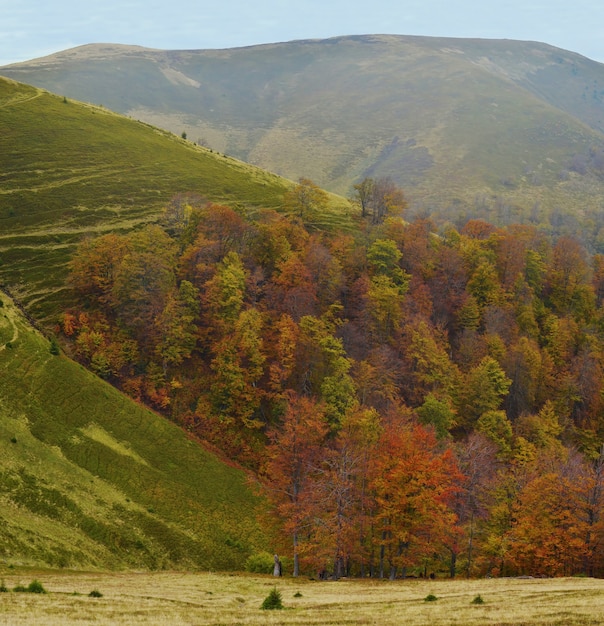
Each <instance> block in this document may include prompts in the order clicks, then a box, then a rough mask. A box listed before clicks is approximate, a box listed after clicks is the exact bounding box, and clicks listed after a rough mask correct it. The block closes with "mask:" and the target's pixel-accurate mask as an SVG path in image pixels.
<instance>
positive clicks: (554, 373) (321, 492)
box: [57, 179, 604, 578]
mask: <svg viewBox="0 0 604 626" xmlns="http://www.w3.org/2000/svg"><path fill="white" fill-rule="evenodd" d="M354 196H355V200H356V202H357V203H358V206H359V217H358V224H357V226H358V228H356V229H354V230H351V231H350V232H344V233H343V232H328V231H325V230H322V231H320V230H317V229H316V228H313V227H312V223H313V219H312V218H313V215H314V214H315V213H316V212H318V211H321V210H322V206H323V204H324V203H325V202H326V197H325V194H324V192H322V191H321V190H320V189H318V187H316V186H315V185H314V184H313V183H312V181H309V180H307V179H301V180H300V182H299V184H298V185H297V186H296V187H295V188H294V189H293V190H292V191H291V192H290V193H289V196H288V198H286V204H287V206H288V209H289V210H288V211H287V212H286V213H277V212H275V211H272V210H266V211H259V212H255V213H254V214H253V215H246V214H243V213H242V212H241V211H237V210H235V209H234V208H231V207H229V206H225V205H221V204H215V203H211V202H207V201H206V200H205V199H204V198H201V197H197V196H194V195H191V194H189V195H187V194H182V195H179V196H176V197H174V198H173V199H172V201H171V202H170V203H169V204H168V206H166V208H165V211H164V214H163V217H162V218H161V220H160V221H158V223H156V224H153V225H148V226H146V227H144V228H142V229H140V230H137V231H133V232H131V233H129V234H115V233H113V234H106V235H103V236H100V237H98V238H95V239H88V240H86V241H84V242H83V243H82V244H81V245H80V246H79V248H78V250H77V253H76V254H75V256H74V258H73V260H72V261H71V265H70V278H69V281H70V285H71V287H72V288H73V290H74V293H75V294H76V297H77V302H78V305H77V306H75V307H73V308H70V309H69V310H67V311H65V312H64V313H63V314H62V316H61V320H60V324H59V326H58V328H57V331H58V332H59V333H60V335H61V339H62V343H63V345H64V349H65V350H66V352H67V353H68V354H70V355H71V356H73V357H74V358H76V359H78V360H79V361H80V362H81V363H83V364H85V365H86V366H87V367H89V368H90V369H91V370H93V371H94V372H95V373H97V374H98V375H99V376H101V377H103V378H105V379H106V380H108V381H110V382H111V383H112V384H114V385H115V386H117V387H118V388H119V389H121V390H122V391H123V392H125V393H126V394H128V395H129V396H130V397H132V398H134V399H135V400H137V401H138V402H141V403H144V404H147V405H149V406H151V407H153V408H154V409H155V410H157V411H159V412H160V413H162V414H163V415H165V416H167V417H169V419H171V420H172V421H173V422H175V423H177V424H179V425H180V426H181V427H182V428H184V429H185V430H186V431H188V432H189V433H190V434H191V437H194V438H198V439H199V440H202V441H205V442H208V444H209V445H211V446H212V447H213V448H214V449H215V450H217V451H220V453H221V454H222V455H223V457H224V458H227V459H232V460H233V461H236V462H237V463H238V464H240V465H242V466H244V467H245V468H247V470H248V471H249V475H250V482H251V483H253V484H254V485H255V486H256V488H257V489H258V491H259V492H260V493H262V494H263V495H264V497H265V499H266V502H267V503H268V506H267V507H266V509H265V510H263V511H262V512H259V515H260V516H261V517H262V520H263V523H264V525H265V527H266V528H267V530H268V531H269V532H270V533H271V534H272V536H273V537H274V541H275V549H276V550H278V551H279V554H282V555H283V558H284V560H287V562H288V563H289V561H291V570H292V571H293V573H294V574H298V573H304V572H311V573H313V574H316V573H319V572H329V573H330V574H333V575H334V576H336V577H339V576H344V575H361V576H375V577H392V578H394V577H399V576H429V575H430V574H433V573H435V572H436V573H438V574H439V575H445V574H447V575H451V576H455V575H458V576H461V575H463V576H479V575H480V576H485V575H491V576H498V575H524V574H526V575H534V576H541V575H543V576H546V575H547V576H558V575H573V574H586V575H592V576H593V575H595V576H603V575H604V492H603V487H604V454H603V453H602V450H601V449H600V443H599V442H600V441H601V440H602V436H603V435H604V421H603V415H604V411H603V409H604V315H603V310H602V306H601V305H602V300H603V299H604V256H603V255H599V254H590V253H589V252H588V251H587V250H586V249H585V248H584V247H583V246H582V245H581V243H580V242H579V241H577V240H575V239H572V238H569V237H564V236H562V237H559V238H557V239H555V240H554V239H552V238H551V237H550V236H548V235H547V234H545V233H543V232H541V231H539V230H538V229H537V228H536V227H534V226H531V225H519V224H516V225H514V224H512V225H509V226H506V227H505V228H500V227H495V226H494V225H491V224H489V223H487V222H486V221H482V220H476V219H474V220H470V221H467V222H466V223H464V224H455V225H454V224H452V223H442V224H438V225H436V224H435V223H433V222H432V221H431V220H430V219H428V218H425V217H414V218H413V217H411V216H409V215H407V213H406V202H405V199H404V194H403V192H402V191H401V190H400V189H397V188H396V187H395V186H393V185H391V184H389V183H388V181H386V180H372V179H366V180H364V181H363V182H362V183H360V184H359V185H357V186H356V187H355V189H354Z"/></svg>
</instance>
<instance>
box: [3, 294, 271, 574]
mask: <svg viewBox="0 0 604 626" xmlns="http://www.w3.org/2000/svg"><path fill="white" fill-rule="evenodd" d="M52 352H56V350H54V351H53V350H51V349H50V344H49V342H48V340H47V339H45V338H44V337H43V336H42V335H41V334H40V333H38V332H37V331H35V330H34V329H33V328H32V327H31V326H30V324H29V323H28V322H27V320H26V319H25V318H24V317H23V316H22V314H21V313H20V312H19V310H18V309H17V308H16V307H15V306H14V304H13V302H12V301H11V300H10V298H8V297H7V296H6V295H5V294H2V293H0V449H1V450H2V454H1V455H0V501H1V503H2V506H1V507H0V524H1V525H2V533H1V535H0V560H1V561H2V562H4V563H5V564H15V565H16V564H27V565H37V566H40V565H46V566H54V567H58V566H60V567H101V568H109V569H119V568H125V567H130V568H141V567H142V568H154V569H155V568H167V567H180V568H203V569H242V567H243V564H244V561H245V558H246V557H247V556H248V555H249V554H250V553H252V552H254V550H255V549H256V547H257V546H258V545H263V543H262V542H263V535H262V533H261V532H260V531H259V529H258V527H257V524H256V521H255V519H254V509H255V507H256V505H257V504H258V500H257V498H256V497H255V496H254V495H252V493H251V490H250V488H249V486H248V485H247V482H246V476H245V475H244V473H243V472H242V471H240V470H238V469H235V468H233V467H231V466H229V465H227V464H226V463H224V462H221V461H220V460H219V459H218V458H217V457H216V456H215V455H213V454H211V453H210V452H208V451H206V450H205V449H204V448H203V447H202V446H201V445H199V444H198V443H196V442H195V441H193V440H191V439H189V438H188V437H187V436H186V434H185V433H184V432H183V431H182V430H181V429H180V428H178V427H177V426H175V425H174V424H171V423H170V422H168V421H167V420H165V419H164V418H161V417H159V416H158V415H156V414H154V413H153V412H151V411H149V410H147V409H145V408H144V407H143V406H141V405H139V404H136V403H135V402H133V401H132V400H129V399H128V398H126V397H125V396H124V395H122V394H120V393H119V392H118V391H117V390H115V389H114V388H113V387H111V386H110V385H108V384H107V383H105V382H103V381H102V380H100V379H99V378H97V377H96V376H94V375H93V374H91V373H90V372H88V371H86V370H85V369H84V368H83V367H82V366H80V365H78V364H76V363H74V362H73V361H71V360H69V359H68V358H66V357H65V356H63V355H61V354H53V353H52Z"/></svg>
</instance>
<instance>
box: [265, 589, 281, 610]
mask: <svg viewBox="0 0 604 626" xmlns="http://www.w3.org/2000/svg"><path fill="white" fill-rule="evenodd" d="M260 608H261V609H264V610H265V611H271V610H274V609H282V608H283V602H282V601H281V592H280V591H279V590H278V589H277V587H274V588H273V589H272V590H271V592H270V593H269V594H268V596H266V598H264V602H263V603H262V606H261V607H260Z"/></svg>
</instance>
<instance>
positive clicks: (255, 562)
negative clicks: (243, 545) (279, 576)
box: [245, 552, 275, 574]
mask: <svg viewBox="0 0 604 626" xmlns="http://www.w3.org/2000/svg"><path fill="white" fill-rule="evenodd" d="M274 567H275V557H274V556H273V555H272V554H269V553H268V552H257V553H256V554H250V556H248V557H247V559H246V560H245V571H246V572H251V573H252V574H272V573H273V568H274Z"/></svg>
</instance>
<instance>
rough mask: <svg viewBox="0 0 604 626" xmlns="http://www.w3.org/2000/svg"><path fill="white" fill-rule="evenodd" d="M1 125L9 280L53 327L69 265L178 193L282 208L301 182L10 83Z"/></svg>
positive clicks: (2, 254)
mask: <svg viewBox="0 0 604 626" xmlns="http://www.w3.org/2000/svg"><path fill="white" fill-rule="evenodd" d="M0 128H1V129H2V132H1V136H0V172H1V184H0V282H1V283H4V284H5V285H6V286H7V287H9V288H10V290H11V293H12V294H14V295H15V296H16V297H18V299H19V301H20V302H21V303H22V304H24V305H25V306H26V308H27V310H28V311H29V313H31V314H32V315H33V316H34V317H35V318H36V319H38V320H43V321H48V320H50V321H54V316H55V314H56V313H57V311H59V310H60V309H62V308H63V305H64V300H65V298H68V297H69V294H68V292H66V290H65V278H66V274H67V264H68V262H69V259H70V257H71V254H72V253H73V251H74V249H75V247H76V245H77V244H78V243H79V242H80V241H82V240H83V239H84V238H86V237H90V236H96V235H99V234H102V233H106V232H110V231H113V232H124V231H128V230H131V229H132V228H135V227H137V226H139V225H140V224H142V223H147V222H150V221H154V220H156V219H157V218H158V216H159V215H160V214H161V212H162V210H163V209H164V207H166V205H167V204H168V203H169V202H170V200H171V198H173V197H174V196H175V195H177V194H182V193H194V194H197V195H199V196H202V197H205V198H207V199H208V200H211V201H213V202H219V203H221V202H222V203H228V204H229V205H230V206H233V207H234V208H237V209H238V210H240V211H242V212H246V213H249V212H253V211H256V210H258V209H259V208H273V209H278V208H280V207H281V206H282V204H283V194H284V193H285V191H286V190H287V189H289V188H291V186H292V183H291V181H287V180H284V179H282V178H279V177H277V176H275V175H272V174H269V173H268V172H265V171H262V170H260V169H258V168H256V167H251V166H249V165H247V164H245V163H242V162H240V161H237V160H235V159H232V158H230V157H226V156H224V155H222V154H217V153H216V152H212V151H210V150H208V149H205V148H201V147H199V146H196V145H195V144H193V143H192V142H189V141H185V140H183V139H182V138H181V137H177V136H175V135H173V134H172V133H170V132H168V131H165V130H160V129H158V128H155V127H152V126H149V125H148V124H145V123H142V122H137V121H135V120H130V119H127V118H125V117H122V116H119V115H116V114H114V113H112V112H110V111H108V110H107V109H104V108H99V107H96V106H90V105H84V104H81V103H78V102H75V101H73V100H71V99H69V100H68V99H67V98H64V97H62V96H61V97H59V96H55V95H53V94H51V93H48V92H46V91H44V90H42V89H37V88H33V87H30V86H27V85H22V84H18V83H16V82H14V81H12V80H7V79H0ZM332 201H333V203H334V205H338V206H340V208H342V206H344V208H345V205H346V204H347V203H346V201H344V200H343V199H339V200H338V199H337V198H333V197H332ZM342 219H343V220H346V219H347V218H346V217H345V216H343V217H342Z"/></svg>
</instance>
